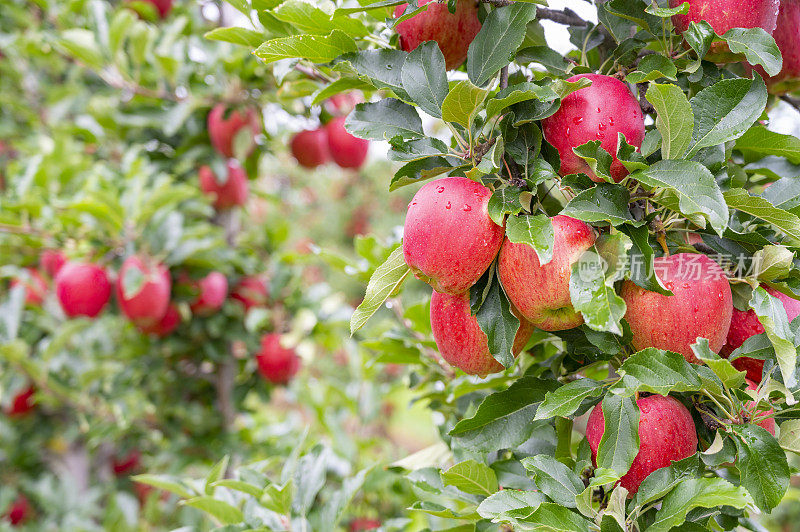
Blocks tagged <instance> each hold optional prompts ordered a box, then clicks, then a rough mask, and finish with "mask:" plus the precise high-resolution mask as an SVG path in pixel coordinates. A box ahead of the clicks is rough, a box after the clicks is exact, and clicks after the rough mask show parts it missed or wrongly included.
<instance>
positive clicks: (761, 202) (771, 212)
mask: <svg viewBox="0 0 800 532" xmlns="http://www.w3.org/2000/svg"><path fill="white" fill-rule="evenodd" d="M724 196H725V201H726V202H727V203H728V206H730V207H731V208H732V209H738V210H740V211H742V212H745V213H747V214H750V215H751V216H755V217H756V218H761V219H762V220H764V221H765V222H767V223H770V224H772V225H774V226H775V227H776V228H778V229H780V230H781V231H783V232H784V233H786V234H787V235H788V236H790V237H791V238H792V239H794V240H796V241H798V242H800V218H798V217H797V215H795V214H792V213H790V212H787V211H784V210H783V209H779V208H777V207H775V206H773V205H772V203H770V202H769V201H768V200H766V199H765V198H763V197H760V196H751V195H750V194H749V193H748V192H747V191H746V190H744V189H743V188H732V189H730V190H726V191H725V194H724Z"/></svg>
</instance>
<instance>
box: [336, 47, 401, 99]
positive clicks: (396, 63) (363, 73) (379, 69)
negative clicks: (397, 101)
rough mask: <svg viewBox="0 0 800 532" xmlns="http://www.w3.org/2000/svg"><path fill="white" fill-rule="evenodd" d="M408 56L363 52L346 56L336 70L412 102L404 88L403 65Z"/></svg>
mask: <svg viewBox="0 0 800 532" xmlns="http://www.w3.org/2000/svg"><path fill="white" fill-rule="evenodd" d="M407 57H408V54H407V53H406V52H403V51H402V50H386V49H380V50H362V51H360V52H356V53H351V54H345V55H343V56H341V57H339V58H338V59H337V60H336V61H334V63H335V67H334V68H335V69H336V70H340V71H342V72H344V73H350V74H355V75H358V76H359V77H360V78H361V79H362V81H367V82H369V83H371V84H372V85H373V86H374V87H375V88H378V89H389V90H391V91H392V92H394V93H395V94H396V95H397V97H398V98H401V99H403V100H406V99H408V100H410V99H411V97H410V96H408V94H406V91H405V89H404V88H403V79H402V72H403V65H404V64H405V61H406V58H407Z"/></svg>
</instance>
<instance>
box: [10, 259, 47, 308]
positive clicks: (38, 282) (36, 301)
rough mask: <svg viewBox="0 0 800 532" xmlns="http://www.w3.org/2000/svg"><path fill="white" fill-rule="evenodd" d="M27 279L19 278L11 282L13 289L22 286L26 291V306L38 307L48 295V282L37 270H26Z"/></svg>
mask: <svg viewBox="0 0 800 532" xmlns="http://www.w3.org/2000/svg"><path fill="white" fill-rule="evenodd" d="M25 270H26V272H27V274H28V275H27V277H18V278H17V279H13V280H12V281H11V288H14V287H15V286H22V287H23V288H24V289H25V304H26V305H29V306H31V307H38V306H40V305H41V304H42V301H44V297H45V295H46V294H47V282H46V281H45V280H44V278H43V277H42V274H40V273H39V271H38V270H37V269H36V268H25Z"/></svg>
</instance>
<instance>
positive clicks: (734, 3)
mask: <svg viewBox="0 0 800 532" xmlns="http://www.w3.org/2000/svg"><path fill="white" fill-rule="evenodd" d="M685 1H687V0H669V6H670V7H678V6H680V5H681V4H683V3H684V2H685ZM688 1H689V12H688V13H686V14H685V15H674V16H673V17H672V23H673V24H674V25H675V29H676V30H677V31H678V32H679V33H683V32H684V31H686V30H687V29H688V28H689V23H690V22H700V21H701V20H705V21H706V22H708V23H709V24H710V25H711V27H712V28H714V31H715V32H716V33H717V35H722V34H723V33H725V32H726V31H728V30H729V29H732V28H762V29H764V31H766V32H767V33H769V34H770V35H772V32H774V31H775V26H776V24H777V22H778V8H779V5H780V1H781V0H688ZM726 53H730V49H729V48H728V44H727V43H725V42H715V43H714V44H712V45H711V50H710V54H711V55H710V57H707V59H709V60H712V61H717V62H723V61H729V60H730V58H726V57H725V56H724V54H726Z"/></svg>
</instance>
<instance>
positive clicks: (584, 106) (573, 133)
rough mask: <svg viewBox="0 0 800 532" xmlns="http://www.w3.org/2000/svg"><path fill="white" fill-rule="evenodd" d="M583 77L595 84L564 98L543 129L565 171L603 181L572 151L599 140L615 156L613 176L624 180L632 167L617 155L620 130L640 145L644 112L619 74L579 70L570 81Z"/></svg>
mask: <svg viewBox="0 0 800 532" xmlns="http://www.w3.org/2000/svg"><path fill="white" fill-rule="evenodd" d="M581 78H586V79H588V80H591V82H592V84H591V85H590V86H588V87H584V88H583V89H580V90H577V91H575V92H573V93H572V94H570V95H568V96H567V97H566V98H564V99H563V100H562V101H561V107H560V108H559V110H558V111H556V113H555V114H554V115H552V116H550V117H548V118H545V119H544V120H542V133H543V134H544V138H545V139H546V140H547V142H549V143H550V144H552V145H553V147H555V148H556V149H557V150H558V155H559V158H560V160H561V170H560V172H559V173H560V174H561V175H568V174H578V173H584V174H586V175H588V176H589V177H590V178H591V179H592V181H596V182H601V181H603V179H602V178H600V177H598V176H597V175H596V174H595V173H594V172H592V170H591V169H590V168H589V165H588V164H587V163H586V161H584V160H583V159H581V158H580V157H578V156H577V155H576V154H575V152H573V151H572V149H573V148H577V147H578V146H581V145H583V144H586V143H587V142H589V141H593V140H599V141H600V146H601V147H602V148H603V149H604V150H606V151H607V152H608V153H609V154H611V157H612V158H613V162H612V163H611V177H613V178H614V181H620V180H621V179H622V178H624V177H625V176H626V175H628V170H627V168H625V166H623V164H622V163H621V162H620V161H619V159H617V147H618V144H619V138H618V135H617V134H618V133H623V134H624V135H625V141H626V142H627V143H628V144H630V145H631V146H635V147H636V148H640V147H641V146H642V141H643V140H644V133H645V131H644V113H642V109H641V107H639V101H638V100H637V99H636V98H635V97H634V95H633V94H631V91H630V90H629V89H628V86H627V85H625V84H624V83H623V82H621V81H620V80H618V79H617V78H613V77H611V76H603V75H600V74H579V75H577V76H572V77H571V78H569V80H567V81H571V82H575V81H578V80H579V79H581Z"/></svg>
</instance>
